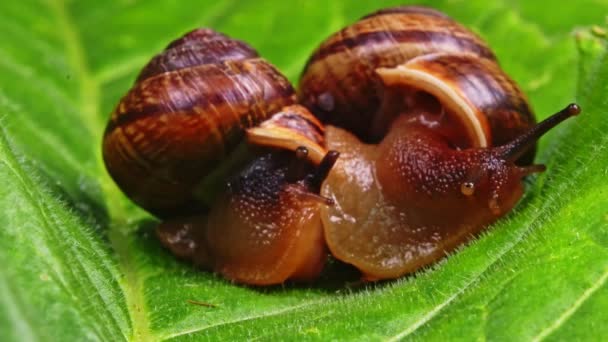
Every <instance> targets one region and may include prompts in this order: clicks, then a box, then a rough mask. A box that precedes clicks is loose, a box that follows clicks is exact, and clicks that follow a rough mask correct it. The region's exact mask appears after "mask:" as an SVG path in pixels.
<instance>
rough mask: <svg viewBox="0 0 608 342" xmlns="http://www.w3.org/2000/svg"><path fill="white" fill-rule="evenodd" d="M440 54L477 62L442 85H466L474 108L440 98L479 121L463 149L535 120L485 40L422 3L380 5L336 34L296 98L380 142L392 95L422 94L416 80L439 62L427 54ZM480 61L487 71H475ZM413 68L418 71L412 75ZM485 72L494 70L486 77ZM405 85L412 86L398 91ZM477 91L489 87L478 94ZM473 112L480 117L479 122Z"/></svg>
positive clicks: (497, 139)
mask: <svg viewBox="0 0 608 342" xmlns="http://www.w3.org/2000/svg"><path fill="white" fill-rule="evenodd" d="M435 54H442V55H467V56H471V58H472V59H475V63H472V64H471V63H469V64H468V65H466V66H464V67H467V70H464V69H463V70H458V68H456V69H455V70H454V72H455V73H458V74H454V75H452V78H459V79H460V80H459V81H458V83H459V84H458V85H449V84H447V85H445V86H444V87H443V88H445V89H449V88H454V89H461V90H462V91H463V92H467V93H468V94H466V95H467V96H471V97H470V98H469V99H470V103H468V105H469V106H470V107H471V108H470V109H469V110H467V109H466V108H465V107H466V106H464V104H461V105H463V106H457V104H456V103H445V102H442V105H443V106H445V107H446V108H445V110H446V112H452V111H456V112H463V111H464V112H466V111H468V112H471V113H472V114H471V115H469V119H473V121H478V122H479V124H476V125H475V126H477V132H475V134H476V135H477V136H476V137H475V136H469V137H468V138H467V139H466V140H469V141H470V142H471V143H472V145H467V146H462V147H470V146H497V145H502V144H504V143H506V142H508V141H510V140H511V139H513V138H514V137H516V136H518V135H519V134H521V133H522V132H524V131H525V130H527V129H528V128H530V127H531V126H532V125H533V124H534V122H535V120H534V116H533V114H532V111H531V109H530V107H529V106H528V104H527V99H526V97H525V95H523V93H522V92H521V91H520V90H519V88H518V87H517V85H515V83H514V82H513V81H512V80H511V79H510V78H509V77H508V76H507V75H506V74H504V72H503V71H502V70H501V69H500V67H499V66H498V62H497V61H496V57H495V56H494V53H493V52H492V51H491V49H490V48H489V47H488V46H487V44H486V43H485V42H484V41H483V40H482V39H481V38H480V37H479V36H477V35H476V34H474V33H473V32H471V31H470V30H468V29H467V28H465V27H464V26H462V25H460V24H458V23H457V22H455V21H454V20H452V19H451V18H449V17H448V16H446V15H445V14H443V13H441V12H438V11H436V10H433V9H430V8H425V7H417V6H400V7H394V8H388V9H384V10H380V11H378V12H375V13H372V14H370V15H368V16H365V17H363V18H362V19H361V20H359V21H357V22H355V23H354V24H352V25H350V26H348V27H346V28H344V29H342V30H340V31H339V32H337V33H335V34H333V35H331V36H330V37H329V38H328V39H327V40H325V41H324V42H323V43H322V44H321V45H320V46H319V48H318V49H317V50H316V51H315V52H314V53H313V54H312V56H311V57H310V59H309V60H308V62H307V64H306V67H305V68H304V71H303V73H302V77H301V79H300V85H299V89H298V98H299V100H300V102H301V103H302V104H304V105H305V106H306V107H308V108H310V109H311V110H313V112H314V113H315V114H316V115H317V116H318V117H319V118H320V119H321V120H322V121H324V122H326V123H328V124H331V125H336V126H339V127H342V128H345V129H347V130H348V131H350V132H353V133H354V134H355V135H357V136H358V137H359V138H360V139H362V140H363V141H366V142H370V141H371V142H374V141H375V142H378V141H379V140H380V139H381V138H382V136H384V135H385V134H386V131H387V129H388V125H389V123H390V122H391V120H392V119H393V118H394V116H393V117H388V118H387V117H386V113H382V110H383V108H384V107H385V106H386V105H387V104H386V102H387V101H390V100H391V97H392V96H390V95H391V92H394V91H397V92H399V93H400V95H401V98H402V99H403V98H406V97H407V96H406V94H409V95H414V94H415V93H416V92H418V91H419V90H420V89H418V88H417V87H418V84H417V83H416V82H418V81H420V79H418V80H417V79H416V78H420V77H422V76H424V72H425V69H426V70H428V69H429V68H431V67H432V66H433V65H434V64H437V63H435V62H432V61H429V59H432V58H433V57H428V56H430V55H435ZM425 56H427V57H425ZM417 57H419V58H418V60H417V62H416V63H415V64H409V72H408V73H407V75H408V76H409V77H406V75H405V74H403V73H402V69H401V68H397V66H400V65H404V64H406V63H407V62H408V61H410V60H412V59H415V58H417ZM477 61H478V62H479V63H481V64H482V68H483V69H484V70H483V72H481V71H479V72H478V71H477V70H475V69H476V67H477ZM415 65H416V67H417V71H420V72H419V73H415V72H414V70H413V69H414V67H415ZM471 71H473V72H474V73H475V74H476V75H477V76H476V77H475V78H473V77H472V76H471V75H470V74H469V72H471ZM485 72H491V73H492V75H483V73H485ZM399 74H401V75H399ZM397 79H400V80H397ZM477 82H481V83H477ZM425 83H426V84H427V85H431V86H432V87H433V88H434V89H438V90H439V89H441V88H442V87H441V80H432V81H430V82H425ZM428 83H430V84H428ZM406 85H409V86H411V87H412V88H411V89H410V90H409V91H405V90H404V89H396V90H394V88H395V87H397V88H404V87H405V86H406ZM477 88H479V89H477ZM425 91H427V89H425ZM477 91H491V92H490V93H484V92H480V93H477V94H476V93H475V92H477ZM443 99H446V98H443ZM488 107H490V108H488ZM488 109H491V110H490V111H488ZM379 111H380V112H379ZM473 113H474V114H480V113H483V114H480V115H477V118H476V119H475V118H474V117H473ZM462 119H463V120H464V121H462V124H463V125H464V126H470V125H471V123H469V122H467V119H466V117H463V118H462ZM479 126H481V127H479ZM482 130H483V132H484V133H483V134H482V133H481V131H482ZM470 134H473V132H470ZM482 135H486V137H485V138H484V137H483V136H482ZM484 140H485V141H487V143H486V144H484V143H483V142H484ZM532 158H533V153H531V154H529V155H527V156H526V161H527V162H530V161H531V160H532Z"/></svg>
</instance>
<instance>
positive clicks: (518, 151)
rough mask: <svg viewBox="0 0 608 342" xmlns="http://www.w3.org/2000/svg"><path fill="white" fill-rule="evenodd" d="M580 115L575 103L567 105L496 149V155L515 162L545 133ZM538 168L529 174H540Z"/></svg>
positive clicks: (579, 108) (579, 109)
mask: <svg viewBox="0 0 608 342" xmlns="http://www.w3.org/2000/svg"><path fill="white" fill-rule="evenodd" d="M580 113H581V107H580V106H579V105H578V104H576V103H571V104H569V105H568V106H567V107H566V108H564V109H562V110H560V111H559V112H557V113H555V114H553V115H551V116H550V117H548V118H547V119H545V120H544V121H542V122H540V123H539V124H537V125H536V126H534V127H532V128H530V129H529V130H528V131H527V132H525V133H524V134H522V135H520V136H519V137H517V138H515V139H514V140H513V141H511V142H510V143H508V144H506V145H503V146H501V147H498V154H499V155H500V157H501V158H502V159H504V160H507V161H515V160H517V158H519V157H520V156H521V155H522V154H523V153H524V152H525V151H526V150H527V149H528V147H530V146H531V145H532V144H534V142H536V141H537V140H538V139H539V138H540V137H542V136H543V135H544V134H545V133H547V132H548V131H549V130H551V129H552V128H553V127H555V126H557V125H558V124H560V123H561V122H563V121H565V120H566V119H568V118H571V117H573V116H577V115H578V114H580ZM538 170H539V169H538V168H533V169H532V170H531V171H532V172H530V173H534V172H542V171H538Z"/></svg>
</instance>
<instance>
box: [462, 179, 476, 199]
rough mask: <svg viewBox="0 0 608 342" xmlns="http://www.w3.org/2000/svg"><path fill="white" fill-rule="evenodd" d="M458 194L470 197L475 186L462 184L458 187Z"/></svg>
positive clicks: (469, 183)
mask: <svg viewBox="0 0 608 342" xmlns="http://www.w3.org/2000/svg"><path fill="white" fill-rule="evenodd" d="M460 192H462V194H463V195H465V196H471V195H473V194H474V193H475V184H474V183H473V182H464V183H462V184H461V185H460Z"/></svg>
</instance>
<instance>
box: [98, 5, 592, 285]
mask: <svg viewBox="0 0 608 342" xmlns="http://www.w3.org/2000/svg"><path fill="white" fill-rule="evenodd" d="M579 112H580V108H579V107H578V106H577V105H575V104H571V105H569V106H567V107H566V108H565V109H563V110H561V111H560V112H558V113H557V114H555V115H553V116H551V117H549V118H548V119H546V120H545V121H543V122H541V123H538V124H537V123H535V119H534V115H533V113H532V110H531V108H530V106H529V104H528V101H527V99H526V96H525V95H524V94H523V93H522V91H521V90H520V88H519V87H518V85H517V84H516V83H515V82H514V81H513V80H512V79H511V78H510V77H509V76H508V75H506V74H505V73H504V71H503V70H502V69H501V68H500V66H499V64H498V61H497V60H496V57H495V56H494V53H493V52H492V51H491V49H490V48H489V47H488V46H487V44H486V43H485V42H484V41H483V40H482V39H481V38H480V37H478V36H477V35H476V34H474V33H473V32H471V31H470V30H468V29H466V28H465V27H463V26H462V25H460V24H458V23H457V22H455V21H454V20H452V19H451V18H449V17H448V16H446V15H445V14H443V13H441V12H438V11H436V10H433V9H430V8H426V7H415V6H399V7H393V8H388V9H384V10H380V11H377V12H375V13H372V14H369V15H367V16H365V17H363V18H362V19H360V20H359V21H357V22H355V23H353V24H352V25H350V26H348V27H346V28H344V29H342V30H341V31H339V32H337V33H335V34H333V35H331V36H330V37H329V38H327V39H326V40H325V41H324V42H322V43H321V44H320V46H319V47H318V48H317V49H316V50H315V51H314V52H313V53H312V55H311V57H310V59H309V60H308V62H307V64H306V66H305V67H304V70H303V73H302V75H301V79H300V84H299V87H298V91H297V93H296V91H295V90H294V89H293V88H292V86H291V85H290V84H289V82H288V81H287V79H286V78H285V77H284V76H283V75H281V74H280V72H279V71H278V70H277V69H276V68H275V67H273V66H272V65H270V64H269V63H268V62H267V61H265V60H264V59H262V58H261V57H260V56H259V55H258V54H257V52H256V51H255V50H254V49H253V48H252V47H250V46H249V45H247V44H246V43H244V42H241V41H238V40H235V39H231V38H229V37H227V36H225V35H223V34H220V33H217V32H214V31H212V30H209V29H198V30H194V31H192V32H190V33H188V34H186V35H185V36H183V37H181V38H179V39H177V40H175V41H174V42H172V43H171V44H169V45H168V47H167V48H166V49H165V50H164V51H163V52H161V53H160V54H159V55H157V56H155V57H154V58H153V59H152V60H151V61H150V63H148V65H146V66H145V67H144V69H143V70H142V72H141V73H140V75H139V77H138V78H137V80H136V82H135V84H134V85H133V87H132V88H131V90H129V92H128V93H127V94H126V95H125V96H124V97H123V98H122V100H121V101H120V103H119V104H118V105H117V107H116V109H115V111H114V112H113V113H112V116H111V118H110V121H109V123H108V126H107V129H106V132H105V134H104V141H103V156H104V161H105V163H106V166H107V169H108V171H109V173H110V174H111V175H112V177H113V178H114V180H115V181H116V183H117V184H118V185H119V187H120V188H121V189H122V190H123V191H124V192H125V194H126V195H127V196H129V197H130V198H131V199H132V200H133V201H134V202H135V203H137V204H139V205H140V206H142V207H143V208H144V209H146V210H148V211H149V212H150V213H152V214H154V215H156V216H158V217H159V218H161V219H162V220H163V222H162V223H161V224H160V225H159V227H158V228H157V233H158V236H159V238H160V240H161V242H162V243H163V244H164V245H165V246H166V247H167V248H168V249H169V250H170V251H171V252H173V253H174V254H175V255H176V256H178V257H180V258H183V259H187V260H190V261H192V262H194V263H195V264H196V265H198V266H201V267H203V268H206V269H210V270H212V271H214V272H217V273H220V274H222V275H223V276H224V277H226V278H228V279H230V280H233V281H236V282H239V283H245V284H254V285H271V284H279V283H283V282H285V281H286V280H313V279H315V278H316V277H318V275H319V274H320V272H321V271H322V269H323V266H324V264H325V261H326V259H327V257H328V255H329V254H331V255H333V257H335V258H336V259H338V260H340V261H342V262H345V263H348V264H351V265H354V266H355V267H356V268H357V269H359V270H360V271H361V275H362V278H363V279H365V280H368V281H374V280H380V279H392V278H397V277H400V276H402V275H405V274H408V273H412V272H414V271H416V270H418V269H420V268H421V267H424V266H426V265H429V264H431V263H433V262H435V261H437V260H438V259H440V258H442V257H443V256H445V255H446V254H447V253H449V252H451V251H453V250H454V249H455V248H456V247H458V246H459V245H460V244H462V243H464V242H466V241H468V240H470V239H471V238H472V237H473V236H475V235H476V234H478V233H479V232H480V231H482V230H483V229H484V228H486V227H488V226H489V225H490V224H492V223H493V222H495V221H496V220H498V219H499V218H500V217H502V216H504V215H505V214H507V213H508V212H509V211H510V210H511V209H512V208H513V207H514V206H515V205H516V204H517V202H518V200H519V198H520V197H521V196H522V194H523V191H524V189H523V185H522V179H523V178H524V177H525V176H527V175H529V174H532V173H536V172H542V171H544V169H545V168H544V166H543V165H537V164H532V160H533V158H534V151H535V144H536V140H537V139H538V138H540V136H542V135H543V134H544V133H545V132H547V131H548V130H549V129H551V128H553V127H554V126H555V125H557V124H558V123H560V122H562V121H563V120H565V119H567V118H569V117H571V116H574V115H577V114H578V113H579Z"/></svg>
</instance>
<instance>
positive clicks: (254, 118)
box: [103, 29, 295, 217]
mask: <svg viewBox="0 0 608 342" xmlns="http://www.w3.org/2000/svg"><path fill="white" fill-rule="evenodd" d="M201 52H204V53H201ZM294 102H295V96H294V90H293V88H292V86H291V85H290V83H289V81H288V80H287V79H286V78H285V77H284V76H282V75H281V74H280V73H279V72H278V71H277V70H276V68H275V67H273V66H272V65H271V64H269V63H268V62H267V61H265V60H263V59H261V58H259V56H258V55H257V53H256V52H255V51H254V50H253V49H252V48H251V47H249V46H248V45H247V44H245V43H243V42H240V41H238V40H234V39H231V38H228V37H226V36H224V35H222V34H218V33H215V32H213V31H211V30H207V29H199V30H195V31H192V32H190V33H188V34H187V35H185V36H184V37H183V38H181V39H179V40H176V41H175V42H173V43H171V44H170V45H169V46H168V47H167V49H166V50H165V51H163V52H162V53H160V54H159V55H158V56H156V57H155V58H153V59H152V61H151V62H150V63H148V65H147V66H146V67H144V69H143V70H142V72H141V74H140V76H139V77H138V79H137V81H136V83H135V84H134V85H133V87H132V88H131V89H130V90H129V92H128V93H127V94H126V95H125V96H124V97H123V98H122V99H121V101H120V103H119V104H118V105H117V107H116V109H115V110H114V112H113V113H112V116H111V119H110V121H109V123H108V126H107V128H106V131H105V134H104V141H103V158H104V161H105V164H106V167H107V169H108V171H109V173H110V175H111V176H112V178H114V180H115V181H116V183H117V184H118V185H119V186H120V188H121V189H122V190H123V191H124V192H125V194H126V195H127V196H129V197H130V198H131V199H132V200H133V201H134V202H135V203H137V204H138V205H140V206H141V207H143V208H144V209H146V210H148V211H149V212H151V213H153V214H155V215H158V216H161V217H167V216H174V215H175V214H178V213H181V214H184V213H192V212H200V211H202V210H204V209H205V208H208V207H209V206H210V204H209V203H208V200H207V199H208V198H211V199H213V198H214V197H215V194H217V191H213V189H210V188H208V187H207V185H208V184H210V183H217V179H222V178H225V175H226V174H227V173H228V172H227V171H226V170H225V169H226V168H228V169H234V168H235V167H238V166H240V165H242V162H243V160H245V161H246V160H248V159H250V158H248V157H247V156H246V155H247V154H248V153H247V152H246V151H243V150H246V148H243V147H241V148H239V145H240V144H241V142H242V140H243V137H244V135H245V129H247V128H249V127H253V126H256V125H257V124H259V123H260V122H262V121H263V120H265V119H267V118H269V117H270V116H271V115H272V114H273V113H276V112H278V111H279V110H280V109H281V108H282V107H284V106H286V105H290V104H293V103H294ZM243 155H245V156H243ZM226 165H228V166H226ZM210 192H211V193H212V194H210Z"/></svg>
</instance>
